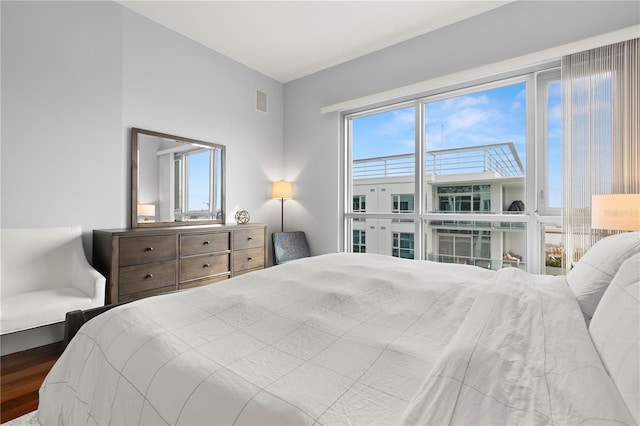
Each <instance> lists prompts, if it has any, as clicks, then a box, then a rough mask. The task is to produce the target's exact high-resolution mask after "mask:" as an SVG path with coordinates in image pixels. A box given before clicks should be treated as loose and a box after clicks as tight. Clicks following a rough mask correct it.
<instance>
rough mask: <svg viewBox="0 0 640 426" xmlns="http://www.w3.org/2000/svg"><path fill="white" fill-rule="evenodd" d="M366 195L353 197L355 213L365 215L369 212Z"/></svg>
mask: <svg viewBox="0 0 640 426" xmlns="http://www.w3.org/2000/svg"><path fill="white" fill-rule="evenodd" d="M366 199H367V196H366V195H354V196H353V212H354V213H364V212H366V211H367V204H366V202H367V201H366Z"/></svg>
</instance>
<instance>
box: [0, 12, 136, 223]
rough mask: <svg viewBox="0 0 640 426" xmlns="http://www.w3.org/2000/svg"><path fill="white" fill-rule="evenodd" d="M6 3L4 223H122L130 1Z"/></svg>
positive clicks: (4, 21) (3, 142)
mask: <svg viewBox="0 0 640 426" xmlns="http://www.w3.org/2000/svg"><path fill="white" fill-rule="evenodd" d="M1 7H2V134H1V137H2V146H1V147H2V159H1V161H2V163H1V165H2V174H1V180H2V208H1V211H2V216H1V222H2V227H31V226H34V227H35V226H57V225H81V226H82V228H83V231H84V232H85V233H88V232H91V230H92V229H93V228H98V227H103V226H120V225H121V224H123V223H124V222H123V220H124V217H123V213H124V209H123V201H124V197H125V194H124V190H125V186H124V182H125V181H124V179H125V173H126V170H127V167H126V165H125V164H124V162H123V159H122V152H123V150H124V147H123V146H124V141H123V140H122V16H121V8H120V7H119V6H118V5H116V4H115V3H107V2H91V3H89V2H86V3H85V2H63V3H54V2H6V1H3V2H2V3H1Z"/></svg>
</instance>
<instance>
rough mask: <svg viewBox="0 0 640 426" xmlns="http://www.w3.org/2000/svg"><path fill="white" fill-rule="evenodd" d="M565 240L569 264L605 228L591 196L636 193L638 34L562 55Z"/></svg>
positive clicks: (639, 189) (639, 161) (639, 178)
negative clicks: (596, 219) (594, 214)
mask: <svg viewBox="0 0 640 426" xmlns="http://www.w3.org/2000/svg"><path fill="white" fill-rule="evenodd" d="M562 91H563V92H562V96H563V98H562V103H563V143H564V151H563V155H564V162H563V164H564V167H563V207H562V225H563V243H564V246H565V256H564V261H565V265H571V263H572V262H575V261H577V260H578V259H579V258H580V257H581V256H582V254H583V253H584V252H585V251H586V250H587V249H588V248H589V247H591V246H592V245H593V244H595V242H596V241H598V240H599V239H600V238H602V237H604V236H605V235H608V233H609V232H608V231H602V230H592V229H591V226H590V224H591V212H590V206H591V196H592V195H597V194H636V193H640V172H639V169H640V124H639V122H640V38H639V39H634V40H628V41H625V42H622V43H616V44H613V45H610V46H604V47H600V48H597V49H593V50H589V51H586V52H580V53H576V54H572V55H569V56H565V57H564V58H562Z"/></svg>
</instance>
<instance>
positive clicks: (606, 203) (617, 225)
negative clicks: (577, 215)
mask: <svg viewBox="0 0 640 426" xmlns="http://www.w3.org/2000/svg"><path fill="white" fill-rule="evenodd" d="M591 228H593V229H609V230H614V231H639V230H640V194H606V195H593V196H592V197H591Z"/></svg>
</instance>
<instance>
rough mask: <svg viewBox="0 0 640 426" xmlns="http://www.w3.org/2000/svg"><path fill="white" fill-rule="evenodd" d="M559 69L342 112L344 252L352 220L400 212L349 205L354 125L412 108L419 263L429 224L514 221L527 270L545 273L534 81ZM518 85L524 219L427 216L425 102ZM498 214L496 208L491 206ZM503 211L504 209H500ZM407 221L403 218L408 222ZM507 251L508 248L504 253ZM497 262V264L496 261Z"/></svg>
mask: <svg viewBox="0 0 640 426" xmlns="http://www.w3.org/2000/svg"><path fill="white" fill-rule="evenodd" d="M558 69H559V61H550V62H547V63H544V64H540V65H536V66H532V67H528V68H526V69H521V70H515V71H511V72H508V73H504V74H500V75H494V76H487V77H485V78H482V79H479V80H475V81H470V82H465V83H460V84H454V85H451V86H448V87H442V88H439V89H436V90H432V91H430V92H427V93H420V94H416V95H415V96H412V97H409V96H407V97H406V98H405V100H401V101H399V102H390V103H387V104H384V105H377V106H372V107H370V108H367V107H362V108H358V109H357V110H351V111H349V110H347V111H343V112H342V113H341V118H342V120H341V126H342V153H343V154H342V159H343V167H341V181H342V185H341V188H342V191H343V193H342V198H341V199H342V200H344V202H343V203H342V204H343V207H344V208H343V209H342V213H341V219H342V220H341V233H342V236H343V239H342V243H341V245H342V247H343V248H345V249H346V248H348V247H350V244H351V242H350V239H351V236H350V234H351V232H346V231H347V230H350V229H351V224H352V220H358V219H360V220H366V219H392V220H393V219H395V218H397V214H398V213H392V214H384V213H357V212H353V211H352V208H351V207H352V206H351V202H349V200H350V199H351V190H352V188H353V174H352V164H353V161H352V147H351V141H352V140H353V138H352V136H353V134H352V130H353V128H352V124H351V122H352V120H354V119H357V118H360V117H364V116H367V115H373V114H378V113H381V112H385V111H390V110H396V109H401V108H406V107H407V106H409V105H414V106H415V127H416V129H415V144H414V145H415V153H414V157H415V174H414V181H415V193H414V194H415V200H414V201H415V202H414V213H409V214H406V216H410V217H411V220H413V222H414V225H415V232H414V258H415V259H416V260H423V259H425V258H427V253H426V249H427V247H426V244H425V242H424V241H423V240H424V238H423V237H424V236H425V234H424V233H425V230H426V228H427V226H428V225H427V224H428V222H429V221H430V220H458V221H469V220H480V221H497V222H511V223H513V224H516V225H517V226H523V227H524V231H523V232H525V235H526V243H525V245H526V252H525V255H526V259H527V261H526V268H527V271H529V272H534V273H535V272H540V271H541V270H542V269H543V268H544V260H543V261H542V264H541V259H543V258H544V257H543V255H542V254H543V250H542V249H541V248H540V244H541V238H540V229H541V227H543V226H544V225H546V224H549V223H554V224H555V223H556V222H557V221H556V218H555V217H549V216H546V217H544V218H542V219H539V218H538V206H539V203H538V197H537V196H536V195H537V193H538V192H537V190H538V186H539V185H538V179H539V177H540V170H539V167H540V157H539V148H538V147H539V146H540V141H539V139H540V135H541V134H543V133H542V132H540V131H539V128H540V127H539V126H540V123H539V117H538V115H539V111H538V105H539V102H538V97H539V82H538V79H537V78H536V77H537V75H538V74H542V73H547V72H548V73H552V72H554V71H557V70H558ZM519 82H525V83H526V112H525V114H526V128H525V134H526V136H525V140H526V148H525V150H526V159H525V162H524V164H525V167H524V168H525V173H524V182H525V183H524V185H525V187H524V197H523V199H524V202H525V211H524V212H522V214H504V213H503V212H500V213H493V212H492V213H489V214H487V213H480V212H478V213H479V214H478V213H476V212H473V214H468V213H463V214H460V213H445V214H442V213H440V212H427V211H426V196H427V193H426V191H425V190H423V189H424V188H423V186H425V187H426V184H424V185H423V182H424V176H425V170H424V168H425V166H424V156H425V152H424V138H425V126H424V121H425V118H424V109H425V105H426V103H427V102H431V101H437V100H442V99H447V98H453V97H457V96H464V95H468V94H472V93H476V92H482V91H487V90H491V89H493V88H498V87H503V86H508V85H512V84H517V83H519ZM492 208H493V209H495V208H496V207H495V206H492ZM501 210H502V209H501ZM406 216H405V217H406ZM505 250H506V249H505ZM496 260H498V259H496Z"/></svg>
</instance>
